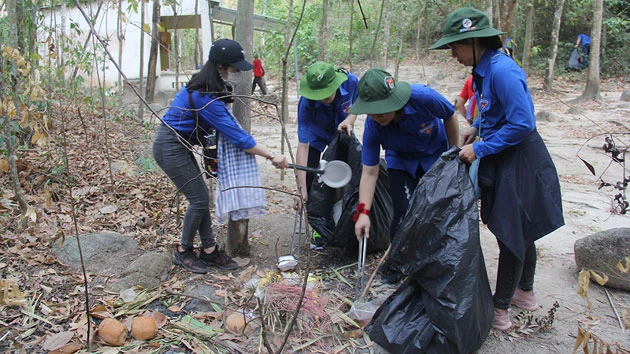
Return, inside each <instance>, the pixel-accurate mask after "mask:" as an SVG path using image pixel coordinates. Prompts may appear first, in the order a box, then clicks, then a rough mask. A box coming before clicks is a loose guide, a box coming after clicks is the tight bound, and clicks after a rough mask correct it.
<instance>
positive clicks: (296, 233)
mask: <svg viewBox="0 0 630 354" xmlns="http://www.w3.org/2000/svg"><path fill="white" fill-rule="evenodd" d="M298 218H299V225H300V226H299V228H298ZM296 236H297V238H298V246H297V256H296V255H295V254H294V252H295V237H296ZM300 248H302V211H301V210H298V209H296V210H295V223H293V237H291V255H292V256H293V257H295V258H296V259H299V258H300Z"/></svg>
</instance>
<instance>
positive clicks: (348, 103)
mask: <svg viewBox="0 0 630 354" xmlns="http://www.w3.org/2000/svg"><path fill="white" fill-rule="evenodd" d="M341 106H342V107H343V111H344V112H346V114H349V113H350V107H352V101H346V102H344V103H342V104H341Z"/></svg>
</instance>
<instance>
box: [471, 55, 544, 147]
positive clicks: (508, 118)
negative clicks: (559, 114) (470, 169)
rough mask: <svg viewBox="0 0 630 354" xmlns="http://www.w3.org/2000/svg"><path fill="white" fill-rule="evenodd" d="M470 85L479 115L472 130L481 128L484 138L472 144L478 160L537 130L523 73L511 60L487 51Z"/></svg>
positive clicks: (515, 143)
mask: <svg viewBox="0 0 630 354" xmlns="http://www.w3.org/2000/svg"><path fill="white" fill-rule="evenodd" d="M473 82H474V83H473V85H474V89H475V96H476V97H477V105H478V107H479V112H480V115H479V118H478V119H477V120H475V122H474V123H473V126H474V127H475V128H477V130H479V129H480V128H479V125H480V124H481V129H480V135H481V137H482V138H483V140H482V141H479V142H476V143H473V149H474V150H475V155H477V158H481V157H484V156H486V155H492V154H496V153H498V152H500V151H502V150H504V149H506V148H508V147H510V146H514V145H517V144H518V143H520V142H521V141H523V139H524V138H525V137H526V136H527V135H529V133H531V132H532V131H534V129H536V116H535V115H534V102H533V100H532V95H531V93H530V92H529V88H528V86H527V78H526V77H525V72H523V70H522V69H521V68H520V67H519V66H518V65H517V64H516V62H514V60H512V58H510V57H509V56H507V55H505V53H502V52H500V51H497V50H491V49H488V50H486V52H485V53H484V54H483V56H482V58H481V60H480V61H479V64H477V66H476V67H475V69H474V70H473ZM481 82H482V84H481V85H480V83H481Z"/></svg>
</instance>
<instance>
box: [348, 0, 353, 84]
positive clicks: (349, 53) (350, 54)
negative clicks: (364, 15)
mask: <svg viewBox="0 0 630 354" xmlns="http://www.w3.org/2000/svg"><path fill="white" fill-rule="evenodd" d="M353 24H354V0H353V1H350V34H349V35H348V61H347V62H348V63H350V72H352V62H353V60H352V42H353V38H352V36H353V35H354V34H353V31H352V25H353Z"/></svg>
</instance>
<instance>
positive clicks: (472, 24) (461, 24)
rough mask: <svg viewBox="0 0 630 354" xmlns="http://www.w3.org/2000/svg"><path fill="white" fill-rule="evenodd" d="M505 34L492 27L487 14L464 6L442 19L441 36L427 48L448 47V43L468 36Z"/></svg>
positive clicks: (480, 36)
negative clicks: (444, 19)
mask: <svg viewBox="0 0 630 354" xmlns="http://www.w3.org/2000/svg"><path fill="white" fill-rule="evenodd" d="M500 34H505V32H501V31H499V30H496V29H494V28H492V26H491V25H490V20H489V19H488V16H486V14H484V13H483V12H481V11H479V10H477V9H474V8H472V7H464V8H461V9H457V10H455V11H453V12H451V13H450V14H449V15H448V16H447V17H446V21H444V26H443V27H442V38H440V40H439V41H437V42H436V43H435V44H434V45H432V46H431V47H429V49H448V47H447V46H446V45H447V44H449V43H453V42H457V41H461V40H462V39H468V38H482V37H493V36H498V35H500Z"/></svg>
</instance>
